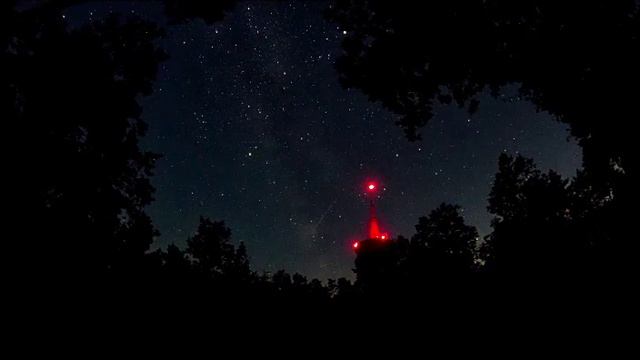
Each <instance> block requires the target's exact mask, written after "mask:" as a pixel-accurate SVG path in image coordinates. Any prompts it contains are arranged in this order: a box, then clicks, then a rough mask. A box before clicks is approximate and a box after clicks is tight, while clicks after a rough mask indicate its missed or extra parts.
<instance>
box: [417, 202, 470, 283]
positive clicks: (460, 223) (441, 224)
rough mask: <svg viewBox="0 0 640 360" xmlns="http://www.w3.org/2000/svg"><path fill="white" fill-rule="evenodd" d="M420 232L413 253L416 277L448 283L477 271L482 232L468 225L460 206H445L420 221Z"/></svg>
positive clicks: (418, 228) (418, 229)
mask: <svg viewBox="0 0 640 360" xmlns="http://www.w3.org/2000/svg"><path fill="white" fill-rule="evenodd" d="M416 230H417V233H416V234H415V235H414V236H413V237H412V238H411V246H410V251H409V267H410V270H409V271H410V273H411V274H412V276H414V277H416V278H418V279H421V280H422V281H425V280H427V281H438V280H440V281H442V280H447V281H448V280H450V279H455V278H458V279H460V277H462V276H465V275H466V276H468V275H469V274H471V273H472V272H473V271H474V270H475V268H476V264H475V257H476V256H475V248H476V241H477V240H478V232H477V231H476V229H475V228H474V227H473V226H469V225H466V224H465V223H464V218H463V217H462V215H460V207H459V206H456V205H450V204H441V205H440V206H439V207H438V208H436V209H434V210H433V211H431V213H430V214H429V216H426V217H421V218H420V220H419V222H418V225H416Z"/></svg>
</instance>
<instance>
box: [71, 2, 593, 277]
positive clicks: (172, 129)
mask: <svg viewBox="0 0 640 360" xmlns="http://www.w3.org/2000/svg"><path fill="white" fill-rule="evenodd" d="M110 6H113V5H101V4H100V3H96V4H93V5H91V6H83V7H82V8H77V9H74V10H73V11H72V12H70V14H69V16H74V17H79V18H80V19H78V20H77V21H82V17H85V18H87V17H89V16H90V13H91V12H93V14H94V15H93V16H96V13H101V12H104V11H105V10H106V9H109V7H110ZM325 6H326V4H325V3H323V2H321V1H310V2H305V1H290V2H276V3H271V2H262V1H256V2H251V1H250V2H241V3H240V4H239V6H238V7H236V9H235V10H234V11H233V12H232V13H230V14H229V15H228V16H227V17H226V18H225V20H224V21H222V22H219V23H217V24H215V25H212V26H208V25H205V24H204V23H203V22H200V21H195V22H192V23H189V24H187V25H179V26H172V27H169V28H168V30H167V37H166V39H164V40H163V41H162V43H161V46H162V47H163V48H165V49H166V50H167V51H168V53H169V54H170V56H171V58H170V59H169V60H168V61H167V62H166V63H164V66H163V67H162V69H161V71H160V74H159V79H158V81H157V82H156V86H155V92H154V94H153V95H152V96H150V97H148V98H146V99H145V100H144V101H143V104H144V119H145V120H146V121H147V122H148V123H149V133H148V135H147V137H146V139H145V140H144V146H145V147H146V148H148V149H149V150H152V151H155V152H159V153H162V154H163V155H164V157H163V158H162V159H161V160H160V161H159V162H158V164H157V170H156V176H155V177H154V178H153V184H154V186H155V187H156V188H157V193H156V201H155V202H154V204H153V205H152V206H151V207H150V208H149V213H150V215H151V216H152V218H153V220H154V222H155V225H156V226H157V227H158V229H159V230H160V232H161V233H162V235H161V236H160V237H159V238H158V239H157V245H158V246H166V245H167V244H169V243H172V242H174V243H176V244H178V245H183V244H184V242H185V240H186V238H187V237H188V236H189V235H190V234H192V233H193V232H194V231H195V228H196V226H197V223H198V218H199V216H200V215H203V216H208V217H211V218H214V219H223V220H225V221H226V223H227V225H228V226H230V227H231V229H232V231H233V238H234V240H235V241H240V240H242V241H244V242H245V243H246V245H247V247H248V251H249V254H250V256H251V261H252V264H253V267H254V269H256V270H268V271H275V270H278V269H280V268H285V269H287V270H288V271H291V272H295V271H297V272H301V273H303V274H305V275H308V276H312V277H319V278H322V279H325V278H328V277H340V276H347V277H351V268H352V266H353V258H354V256H353V254H352V252H351V248H350V245H351V243H352V241H354V240H356V239H358V238H360V237H362V236H363V234H364V230H365V229H364V228H365V226H364V225H365V221H366V218H367V205H366V202H365V200H364V199H363V197H362V195H361V193H362V188H361V187H362V184H363V182H364V180H365V179H367V178H377V179H379V180H380V182H381V183H382V184H383V186H384V187H385V188H386V190H385V191H384V192H383V196H382V199H381V200H380V201H379V206H378V208H379V212H380V217H381V220H382V223H383V225H385V227H386V229H388V230H389V231H390V232H391V234H392V235H398V234H402V235H405V236H411V235H412V234H413V230H414V228H413V226H414V225H415V224H416V223H417V220H418V217H420V216H422V215H426V214H427V213H428V212H429V211H430V210H431V209H433V208H434V207H436V206H437V205H438V204H439V203H441V202H450V203H456V204H459V205H461V206H462V207H463V209H464V215H465V218H466V220H467V222H468V223H469V224H471V225H474V226H477V227H478V229H479V232H480V234H481V235H486V234H487V233H488V232H489V230H490V229H489V222H490V216H489V214H488V213H487V212H486V209H485V208H486V198H487V195H488V193H489V189H490V186H491V180H492V178H493V175H494V173H495V172H496V170H497V159H498V156H499V154H500V152H502V151H506V152H508V153H510V154H515V153H516V152H519V153H521V154H523V155H525V156H527V157H532V158H533V159H534V160H535V161H536V162H537V164H538V165H539V167H540V168H542V169H555V170H557V171H559V172H560V173H561V174H563V175H565V176H572V175H574V174H575V170H576V168H577V167H578V166H579V165H580V156H581V155H580V150H579V148H578V147H577V145H576V144H575V142H573V141H567V137H568V132H567V130H566V127H565V126H563V125H561V124H559V123H557V122H556V121H554V120H552V119H551V117H550V116H549V115H548V114H546V113H537V112H536V111H535V108H534V107H533V106H532V105H530V104H528V103H525V102H518V101H507V100H508V98H507V96H505V97H504V99H501V100H494V99H492V98H489V97H488V96H487V97H484V98H483V101H482V102H481V107H480V110H479V112H478V113H477V114H475V115H474V116H472V117H469V116H468V115H467V114H466V113H465V112H464V111H462V110H459V109H457V108H455V107H442V108H440V109H438V111H437V114H436V116H435V117H434V119H433V121H431V122H430V123H429V125H428V126H427V127H425V128H424V129H423V130H422V136H423V140H422V141H419V142H415V143H410V142H408V141H407V140H406V138H405V137H404V135H403V132H402V130H401V129H400V128H398V127H396V126H395V125H394V124H393V123H394V115H393V114H391V113H390V112H388V111H386V110H384V109H383V108H382V107H381V106H380V105H379V104H375V103H370V102H368V101H367V99H366V97H364V96H363V95H362V94H361V93H359V92H358V91H357V90H345V89H343V88H342V87H341V86H340V84H339V83H338V80H337V74H336V72H335V70H334V69H333V63H334V60H335V59H336V57H337V56H339V55H340V41H341V38H342V37H343V36H344V35H343V32H342V30H341V29H339V28H336V26H335V25H333V24H329V23H327V22H325V21H324V19H323V17H322V11H323V9H324V7H325ZM115 10H118V11H131V10H134V11H136V13H138V14H140V15H142V16H145V17H149V18H152V19H154V20H156V21H157V20H158V19H159V18H160V14H161V10H160V9H156V8H154V7H153V6H150V5H146V6H141V5H127V4H126V3H123V4H118V5H117V9H115ZM72 20H73V19H72Z"/></svg>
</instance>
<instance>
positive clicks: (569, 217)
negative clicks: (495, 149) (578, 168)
mask: <svg viewBox="0 0 640 360" xmlns="http://www.w3.org/2000/svg"><path fill="white" fill-rule="evenodd" d="M572 197H573V194H572V193H571V190H570V186H569V181H568V180H565V179H562V178H561V177H560V175H558V174H557V173H555V172H553V171H549V172H548V173H546V174H543V173H541V172H540V171H539V170H537V169H536V167H535V165H534V163H533V161H532V160H531V159H526V158H524V157H522V156H520V155H518V156H516V157H515V158H513V157H511V156H508V155H506V154H502V155H501V156H500V159H499V171H498V173H497V174H496V176H495V180H494V184H493V188H492V189H491V193H490V195H489V206H488V209H489V212H490V213H492V214H494V215H495V216H496V217H495V218H494V219H493V221H492V224H491V225H492V227H493V232H492V233H491V234H490V235H489V236H488V237H487V238H486V239H485V243H484V244H483V249H482V253H483V258H484V261H485V268H486V269H487V270H488V271H492V272H496V273H498V275H500V276H506V277H528V278H532V277H536V278H540V277H546V278H550V277H561V276H563V275H567V274H568V273H570V272H571V273H574V274H578V273H580V272H583V271H584V270H585V266H587V265H588V264H586V263H585V261H586V260H587V259H586V258H585V254H586V252H587V250H588V246H589V244H588V243H586V241H585V238H584V234H583V233H582V232H581V231H579V228H578V227H576V224H575V218H576V217H577V214H575V212H574V209H573V207H572V203H573V201H572Z"/></svg>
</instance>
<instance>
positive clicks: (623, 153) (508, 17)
mask: <svg viewBox="0 0 640 360" xmlns="http://www.w3.org/2000/svg"><path fill="white" fill-rule="evenodd" d="M327 17H328V18H329V19H330V20H332V21H334V22H335V23H337V24H338V25H339V26H340V28H341V29H343V30H344V31H345V32H346V36H345V38H344V40H343V45H342V48H343V54H342V56H341V57H340V58H339V59H338V60H337V63H336V68H337V70H338V73H339V75H340V80H341V82H342V84H343V85H344V86H346V87H354V88H358V89H360V90H362V91H363V92H364V93H365V94H366V95H368V96H369V98H370V99H371V100H372V101H380V102H381V103H382V104H384V105H385V106H386V107H387V108H389V109H390V110H391V111H393V112H394V113H396V114H398V120H397V123H398V124H399V125H400V126H401V127H403V128H404V129H405V131H406V134H407V136H408V138H409V139H411V140H415V139H418V138H419V129H420V128H421V127H422V126H424V125H425V124H426V123H427V122H428V121H429V120H430V119H431V117H432V116H433V108H434V106H436V105H438V104H451V103H455V104H457V105H458V106H460V107H463V108H466V109H467V110H468V111H469V112H470V113H473V112H475V111H476V110H477V108H478V106H479V95H480V94H481V93H483V92H485V91H488V92H489V93H490V94H492V95H493V96H495V97H500V95H501V94H502V93H503V92H504V90H503V89H504V88H505V86H508V85H509V86H514V87H516V88H517V91H518V95H519V98H521V99H524V100H528V101H531V102H533V103H534V104H535V105H536V106H537V107H538V109H539V110H544V111H548V112H549V113H551V114H552V115H553V116H555V118H556V119H558V120H559V121H562V122H564V123H566V124H568V125H569V126H570V129H571V134H572V136H574V137H575V138H576V139H577V140H578V143H579V144H580V146H581V147H582V149H583V166H584V170H583V172H582V173H581V175H580V177H581V180H580V182H581V183H582V184H583V189H587V192H588V193H590V194H596V196H597V197H598V198H600V199H602V196H601V194H607V195H606V196H605V197H606V198H608V200H606V202H607V205H606V206H596V208H597V209H598V210H597V211H595V212H594V211H590V215H589V217H590V219H591V220H590V221H596V223H597V224H598V226H597V227H594V231H596V232H597V234H598V237H599V238H598V239H595V238H594V239H593V241H594V242H598V243H600V244H601V245H602V248H601V250H602V251H605V252H606V253H608V254H609V255H608V257H607V260H605V261H606V262H608V264H607V265H605V266H603V268H618V269H619V271H618V273H619V274H622V273H624V272H625V271H627V272H629V273H632V272H634V270H633V265H632V264H633V263H634V262H635V260H634V259H633V256H631V255H630V254H635V253H637V252H638V250H639V245H638V242H637V241H633V240H631V239H630V238H629V236H628V234H630V233H634V229H633V227H632V225H631V224H633V219H632V218H631V214H632V213H634V210H633V209H634V205H635V201H633V200H632V199H634V198H635V195H634V192H635V190H634V185H632V182H633V179H635V178H636V177H637V176H636V173H637V170H636V166H637V165H636V163H637V162H636V161H635V157H636V155H635V132H634V128H633V126H634V125H633V122H632V121H629V119H636V118H639V117H640V108H639V107H638V106H637V105H636V99H638V98H640V87H638V86H637V84H638V83H639V82H640V67H638V66H637V64H638V63H640V43H639V42H640V36H639V35H640V6H639V4H638V2H637V1H635V0H616V1H606V2H603V1H598V0H587V1H577V0H570V1H546V0H526V1H517V2H514V1H508V0H489V1H486V0H473V1H445V0H437V1H422V2H411V3H408V2H407V3H402V4H397V3H394V2H389V1H383V0H355V1H351V0H335V1H334V2H333V3H332V5H331V6H330V7H329V9H328V10H327ZM548 177H549V179H548V182H550V183H549V184H547V185H548V186H547V188H548V189H547V190H550V191H555V190H554V189H556V188H558V187H559V186H560V184H558V182H559V180H557V179H556V180H554V179H552V178H553V177H554V176H553V175H551V174H549V175H548ZM551 182H553V183H554V185H551ZM539 184H542V183H540V182H539ZM587 184H588V185H587ZM541 186H542V185H541ZM542 188H545V186H542ZM505 190H506V189H505ZM527 191H529V190H527ZM539 195H541V194H539ZM530 199H531V201H533V198H530ZM597 204H598V203H595V205H597ZM504 205H505V206H506V204H504ZM514 205H515V203H514ZM526 205H529V204H526ZM531 205H536V204H531ZM592 205H593V204H592ZM536 206H537V205H536ZM523 211H526V210H523ZM534 218H535V216H534V217H533V218H530V219H534ZM587 222H589V221H586V220H585V224H586V223H587ZM514 224H516V223H515V222H514ZM514 226H516V225H514ZM501 231H502V230H501ZM558 236H560V235H558ZM605 243H606V245H605ZM523 250H524V249H523ZM603 259H604V258H603ZM514 265H515V264H514ZM623 267H626V270H624V269H622V268H623Z"/></svg>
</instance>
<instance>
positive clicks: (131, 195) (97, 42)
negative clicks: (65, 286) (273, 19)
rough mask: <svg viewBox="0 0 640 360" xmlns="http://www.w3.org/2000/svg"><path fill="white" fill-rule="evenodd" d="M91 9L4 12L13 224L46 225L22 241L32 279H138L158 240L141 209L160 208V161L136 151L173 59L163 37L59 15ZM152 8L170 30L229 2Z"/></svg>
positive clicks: (11, 6) (65, 3) (72, 1)
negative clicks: (161, 75)
mask: <svg viewBox="0 0 640 360" xmlns="http://www.w3.org/2000/svg"><path fill="white" fill-rule="evenodd" d="M84 2H87V1H83V0H50V1H42V2H34V3H30V4H28V6H24V4H23V6H22V9H21V10H16V4H17V2H16V1H7V2H3V3H2V5H1V6H2V11H0V20H1V23H2V25H0V45H1V48H2V52H1V53H0V59H1V60H2V64H3V66H2V69H1V70H0V71H1V76H0V77H1V78H2V80H1V87H2V90H1V92H2V95H3V96H2V102H1V103H0V114H1V115H2V118H3V119H5V120H6V121H7V123H8V125H9V130H10V132H11V133H13V134H20V136H19V137H14V138H13V139H11V141H9V147H10V148H11V149H12V158H11V164H12V169H13V170H14V174H16V175H17V176H19V179H20V180H18V181H15V187H14V189H15V191H14V193H18V194H21V195H20V196H21V198H20V199H19V201H17V205H18V207H19V208H20V209H24V210H23V211H19V212H18V213H19V214H20V215H19V216H18V217H19V219H18V221H19V222H16V228H27V227H29V221H30V220H29V219H27V217H26V216H24V214H26V213H28V214H29V217H30V218H31V219H38V221H39V223H40V224H39V226H38V227H37V228H34V229H33V231H31V232H30V234H29V236H28V240H25V241H22V242H20V243H19V244H17V249H16V250H17V251H18V252H20V253H24V254H29V256H28V257H27V259H28V260H26V261H24V262H21V264H17V265H18V266H19V267H20V268H21V269H22V272H23V273H25V274H26V273H31V272H33V273H35V274H37V273H38V272H40V273H41V275H47V276H48V277H49V278H57V279H73V278H78V277H86V278H91V277H92V276H94V275H97V274H106V273H111V274H113V273H122V274H124V273H131V272H134V271H135V272H138V271H143V270H144V269H142V268H144V267H146V266H147V265H148V262H147V261H146V259H144V257H145V256H146V255H145V254H146V252H147V250H148V249H149V246H150V244H151V243H152V240H153V237H154V236H156V235H157V231H156V230H155V229H154V227H153V225H152V224H151V220H150V219H149V217H148V216H147V215H146V214H145V212H144V208H145V207H146V206H147V205H148V204H149V203H150V202H151V201H152V200H153V191H154V189H153V187H152V186H151V184H150V181H149V177H150V176H151V175H152V170H153V167H154V163H155V160H156V159H157V157H158V155H156V154H153V153H150V152H146V151H143V150H141V149H140V147H139V145H138V141H139V139H140V138H141V137H142V136H144V134H145V133H146V124H145V123H144V122H143V121H142V119H141V113H142V109H141V106H140V105H139V100H140V97H141V96H146V95H149V94H150V93H151V91H152V83H153V81H154V80H155V77H156V73H157V70H158V66H159V63H160V62H161V61H163V60H164V59H165V58H166V55H165V53H164V52H163V51H162V50H160V49H159V48H158V47H157V46H156V45H155V43H156V40H157V39H158V38H159V37H161V36H162V35H163V31H162V30H161V29H160V28H159V27H158V26H157V25H155V24H152V23H149V22H146V21H142V20H141V19H139V18H137V17H135V16H128V17H127V18H126V19H125V18H124V17H120V16H117V15H111V16H106V17H105V18H102V19H97V20H95V21H92V22H90V23H88V24H85V25H83V26H80V27H76V28H73V29H72V28H69V27H68V25H67V23H66V21H65V20H64V19H63V17H62V16H61V14H62V11H64V10H66V9H67V8H69V7H71V6H75V5H79V4H82V3H84ZM157 2H158V3H159V4H161V5H164V6H165V10H166V13H167V16H168V17H169V18H170V20H172V21H174V22H184V21H186V20H188V19H191V18H195V17H201V18H203V19H205V20H206V21H207V22H212V21H215V20H219V19H221V18H222V15H223V14H224V12H225V11H226V10H228V9H230V8H231V7H232V5H233V3H234V1H216V2H206V4H204V5H203V4H202V3H203V2H199V1H179V2H178V1H168V0H167V1H157ZM23 179H27V180H28V181H24V180H23ZM52 239H55V241H53V240H52ZM240 251H243V250H240ZM237 266H239V267H241V266H242V265H241V264H237ZM43 269H48V270H47V271H42V270H43ZM79 269H82V271H78V270H79ZM60 271H61V272H60ZM238 271H240V269H238Z"/></svg>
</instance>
